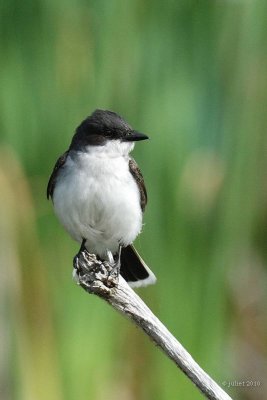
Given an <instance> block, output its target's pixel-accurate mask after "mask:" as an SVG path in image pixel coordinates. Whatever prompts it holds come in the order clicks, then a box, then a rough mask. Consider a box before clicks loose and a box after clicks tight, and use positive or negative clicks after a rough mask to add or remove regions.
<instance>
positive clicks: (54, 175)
mask: <svg viewBox="0 0 267 400" xmlns="http://www.w3.org/2000/svg"><path fill="white" fill-rule="evenodd" d="M68 154H69V151H68V150H67V151H66V152H65V153H64V154H62V156H60V157H59V159H58V160H57V162H56V165H55V166H54V169H53V172H52V174H51V176H50V178H49V182H48V185H47V190H46V196H47V198H48V199H49V197H51V198H52V197H53V192H54V189H55V184H56V179H57V174H58V171H59V170H60V168H61V167H63V165H64V164H65V161H66V159H67V156H68Z"/></svg>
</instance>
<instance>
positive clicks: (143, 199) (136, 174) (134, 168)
mask: <svg viewBox="0 0 267 400" xmlns="http://www.w3.org/2000/svg"><path fill="white" fill-rule="evenodd" d="M129 170H130V172H131V174H132V176H133V178H134V179H135V181H136V184H137V186H138V189H139V192H140V205H141V209H142V211H143V212H144V211H145V207H146V204H147V192H146V187H145V181H144V178H143V175H142V173H141V171H140V168H139V167H138V165H137V163H136V161H135V160H134V159H133V158H130V160H129Z"/></svg>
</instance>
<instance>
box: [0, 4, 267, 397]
mask: <svg viewBox="0 0 267 400" xmlns="http://www.w3.org/2000/svg"><path fill="white" fill-rule="evenodd" d="M266 11H267V6H266V3H265V2H263V1H257V0H255V1H253V2H249V1H245V0H244V1H230V0H228V1H201V2H197V1H179V2H174V1H171V0H168V1H165V2H160V1H149V0H147V1H138V0H136V1H133V0H132V1H131V0H126V1H125V0H124V1H123V0H114V1H108V0H101V1H99V0H98V1H96V0H92V1H88V2H84V1H82V0H76V1H74V2H66V1H65V2H63V1H57V2H56V3H55V2H52V1H48V0H46V1H45V0H39V1H35V2H33V1H24V2H23V3H21V2H18V1H14V0H11V1H10V2H8V3H7V2H1V4H0V15H1V23H0V29H1V38H2V40H1V44H0V45H1V65H0V68H1V92H0V108H1V113H0V135H1V136H0V138H1V157H0V185H1V193H2V194H1V196H0V199H1V233H2V234H1V237H2V239H1V241H0V249H1V254H2V256H1V265H2V275H3V276H4V278H3V279H2V283H1V288H2V289H3V290H2V293H3V295H2V296H1V310H2V311H1V314H0V318H1V325H2V326H3V328H2V329H1V330H0V337H1V336H2V338H3V341H4V343H5V352H4V353H3V354H4V357H3V362H2V363H0V367H1V368H0V381H1V382H2V385H3V390H1V393H4V396H5V397H3V399H5V400H9V399H11V398H12V399H25V400H29V399H38V400H42V399H57V400H59V399H64V400H71V399H85V398H92V399H96V400H101V399H104V398H116V399H125V400H126V399H138V400H139V399H140V400H142V399H153V400H154V399H155V400H164V399H168V400H170V399H171V400H172V399H178V398H179V399H189V400H191V399H192V400H194V399H200V398H202V397H201V395H200V394H199V393H198V392H197V390H196V389H195V388H194V387H193V385H192V384H191V383H190V382H189V381H188V380H187V379H186V378H185V377H184V376H183V374H182V373H181V372H179V371H177V370H176V368H175V366H174V365H172V364H171V362H170V361H169V360H167V359H165V357H164V355H163V354H162V353H161V352H160V351H159V349H157V348H155V347H154V346H153V344H152V343H150V342H149V341H148V340H147V339H146V338H145V337H144V335H143V334H142V333H141V332H139V331H138V330H137V329H136V328H135V327H134V326H132V325H131V324H130V323H129V322H128V321H124V320H123V318H122V317H121V316H119V315H116V314H115V313H114V312H113V310H111V309H110V308H108V307H107V305H106V304H104V303H102V302H101V301H99V299H97V298H93V297H89V296H88V295H86V294H85V293H83V292H82V291H81V290H79V289H78V288H77V287H75V285H74V283H73V282H72V280H71V263H72V257H73V255H74V254H75V252H76V251H77V248H78V247H77V245H76V244H75V243H74V242H72V241H71V239H70V238H69V237H68V235H67V234H66V233H65V232H64V231H63V229H62V228H61V227H60V226H59V223H58V222H57V220H56V218H55V216H54V215H53V211H52V205H51V204H50V203H48V202H47V201H46V199H45V190H46V183H47V180H48V177H49V174H50V172H51V169H52V167H53V165H54V162H55V160H56V158H57V156H58V155H59V154H60V153H62V152H63V151H64V150H65V149H66V147H67V146H68V145H69V142H70V139H71V136H72V133H73V131H74V129H75V127H76V126H77V125H78V123H79V122H80V121H81V120H82V119H83V118H84V117H86V116H87V115H88V114H90V113H91V112H92V111H93V110H94V109H95V108H108V109H111V110H114V111H116V112H118V113H120V114H121V115H123V116H124V117H125V119H126V120H127V121H129V123H130V124H131V125H133V126H134V127H135V128H136V129H139V130H140V131H143V132H145V133H147V134H148V135H149V136H150V138H151V140H150V141H149V142H147V143H143V144H137V146H136V148H135V151H134V155H135V158H136V159H137V160H138V163H139V164H140V166H141V168H142V171H143V173H144V176H145V179H146V183H147V187H148V193H149V204H148V207H147V211H146V213H145V226H144V229H143V233H142V235H141V236H140V237H139V238H138V239H137V241H136V245H137V247H138V249H139V250H140V252H141V253H142V256H143V257H144V259H145V260H146V261H147V263H148V265H149V266H151V268H152V269H153V270H154V271H155V273H156V275H157V277H158V283H157V285H156V286H154V287H150V288H147V289H146V290H142V291H141V290H140V294H141V296H142V297H143V298H145V300H146V301H147V303H148V304H149V305H150V306H151V308H152V309H153V310H154V311H155V312H156V314H157V315H158V316H159V317H160V319H162V321H163V322H164V323H165V324H166V325H167V327H169V329H170V330H171V331H172V332H173V333H174V335H175V336H177V338H178V339H179V340H180V341H181V342H182V343H183V345H184V346H185V347H186V348H187V349H188V350H189V351H190V352H191V354H192V355H193V357H194V358H195V359H196V360H197V361H198V362H199V363H200V365H201V366H202V367H203V368H204V369H205V370H206V371H207V372H208V373H210V374H211V375H212V376H213V377H214V378H215V379H217V381H218V383H221V382H222V381H225V380H226V381H228V380H232V381H234V380H238V379H248V380H260V381H261V386H260V387H259V388H258V389H257V388H254V389H249V388H239V389H238V390H234V389H231V390H232V393H235V398H240V399H242V398H245V396H247V397H248V396H250V398H251V399H252V398H255V399H256V398H257V397H256V396H257V393H258V398H261V397H262V393H264V388H263V386H264V382H263V379H264V368H263V367H261V358H262V357H264V350H263V349H266V315H265V317H264V304H266V303H265V302H266V296H265V294H264V285H263V282H265V281H266V256H267V252H266V230H267V222H266V221H267V219H266V216H267V208H266V167H267V162H266V148H267V147H266V146H267V140H266V125H267V124H266V115H265V114H266V106H267V83H266V82H267V80H266V70H267V56H266V39H267V32H266ZM2 300H3V301H2ZM2 304H3V307H2ZM264 321H265V322H264ZM252 332H254V333H252ZM248 348H250V351H251V353H249V352H248ZM251 354H252V355H251ZM251 357H252V358H253V360H254V361H253V362H254V364H253V365H251V362H250V360H251ZM265 357H266V353H265ZM246 393H247V395H246ZM254 395H255V397H253V396H254ZM247 397H246V398H247Z"/></svg>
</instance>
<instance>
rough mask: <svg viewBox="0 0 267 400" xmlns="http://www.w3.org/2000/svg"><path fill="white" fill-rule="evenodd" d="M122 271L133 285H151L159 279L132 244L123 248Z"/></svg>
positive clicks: (127, 280)
mask: <svg viewBox="0 0 267 400" xmlns="http://www.w3.org/2000/svg"><path fill="white" fill-rule="evenodd" d="M120 273H121V275H122V277H123V278H124V279H125V280H126V282H128V284H129V285H130V286H131V287H140V286H147V285H151V284H153V283H155V282H156V280H157V279H156V277H155V275H154V274H153V272H152V271H151V270H150V269H149V268H148V266H147V265H146V264H145V263H144V261H143V260H142V258H141V257H140V256H139V254H138V253H137V251H136V250H135V248H134V247H133V246H132V245H129V246H127V247H123V248H122V250H121V269H120Z"/></svg>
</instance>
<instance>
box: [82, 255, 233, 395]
mask: <svg viewBox="0 0 267 400" xmlns="http://www.w3.org/2000/svg"><path fill="white" fill-rule="evenodd" d="M74 267H75V271H74V272H75V277H76V280H77V283H78V284H79V285H80V286H82V288H83V289H85V290H86V291H87V292H89V293H93V294H96V295H97V296H99V297H101V298H102V299H104V300H106V301H107V302H108V303H109V304H110V305H111V306H112V307H113V308H115V309H116V310H118V311H119V312H120V313H122V314H124V315H125V316H127V317H129V318H130V319H131V320H132V321H134V322H135V324H136V325H137V326H139V327H140V328H141V329H142V330H143V331H144V332H145V333H146V334H147V335H148V336H149V337H150V338H151V339H152V340H153V341H154V342H155V343H156V344H157V345H158V346H159V347H161V349H162V350H163V351H164V353H165V354H166V355H167V356H168V357H169V358H170V359H171V360H173V361H174V362H175V364H176V365H177V366H178V367H179V368H180V369H181V370H182V371H183V372H184V373H185V375H187V376H188V378H189V379H190V380H191V381H192V382H193V383H194V384H195V385H196V386H197V387H198V389H199V390H200V391H201V392H202V393H203V394H204V395H205V396H206V398H208V399H211V400H231V397H230V396H229V395H228V394H227V393H225V392H224V391H223V390H222V389H221V388H220V386H219V385H217V383H216V382H214V380H213V379H212V378H211V377H210V376H209V375H208V374H206V372H205V371H203V369H202V368H201V367H200V366H199V365H198V364H197V363H196V361H195V360H194V359H193V358H192V357H191V355H190V354H189V353H188V352H187V351H186V350H185V349H184V347H183V346H182V345H181V344H180V343H179V342H178V340H177V339H175V337H174V336H173V335H172V334H171V333H170V332H169V331H168V329H167V328H166V327H165V326H164V325H163V324H162V323H161V322H160V320H159V319H158V318H157V317H156V316H155V315H154V314H153V313H152V311H151V310H150V309H149V308H148V307H147V306H146V304H145V303H144V302H143V301H142V300H141V299H140V297H139V296H138V295H137V294H136V293H135V292H134V291H133V290H132V289H131V288H130V287H129V285H128V284H127V283H126V282H125V280H124V279H123V278H122V277H121V276H118V272H117V271H116V270H114V267H112V266H111V265H110V264H109V263H107V262H103V263H102V262H101V261H99V260H97V258H96V257H95V255H93V254H89V253H88V252H87V251H83V252H80V253H79V254H78V255H77V256H76V257H75V259H74Z"/></svg>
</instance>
